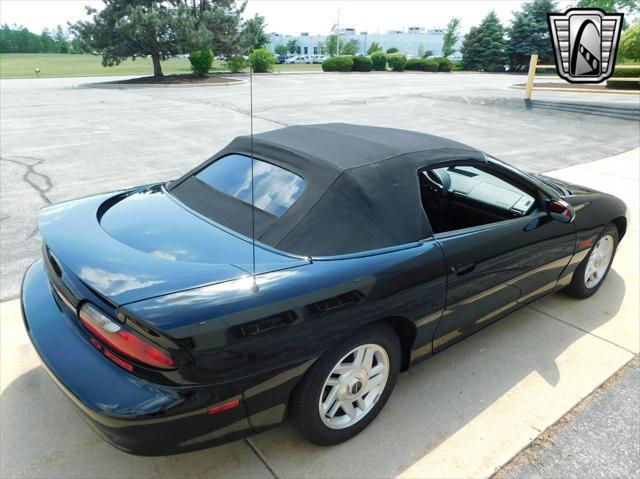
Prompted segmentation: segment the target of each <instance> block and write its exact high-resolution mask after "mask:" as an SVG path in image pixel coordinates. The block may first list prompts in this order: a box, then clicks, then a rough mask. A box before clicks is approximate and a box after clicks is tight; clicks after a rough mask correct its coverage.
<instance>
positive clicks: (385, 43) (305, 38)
mask: <svg viewBox="0 0 640 479" xmlns="http://www.w3.org/2000/svg"><path fill="white" fill-rule="evenodd" d="M327 36H328V35H309V34H308V33H305V32H303V33H301V34H300V35H298V36H294V35H280V34H278V33H272V34H270V36H269V45H268V48H269V49H270V50H271V51H273V50H274V49H275V48H276V47H277V46H278V45H286V44H287V42H289V41H290V40H296V42H297V45H298V51H297V52H296V53H298V54H301V55H314V54H319V53H322V51H321V50H322V47H321V45H323V44H324V43H325V42H326V40H327ZM341 37H342V41H343V42H344V43H346V42H348V41H349V40H352V39H353V40H356V41H357V42H358V54H362V55H364V54H366V53H367V50H368V49H369V47H370V46H371V44H372V43H373V42H377V43H378V44H379V45H380V46H381V47H382V49H383V50H384V51H386V50H387V49H388V48H392V47H395V48H397V49H398V50H399V51H401V52H403V53H406V54H407V55H411V56H415V57H418V56H419V55H420V53H421V52H426V51H429V50H430V51H432V52H433V55H434V56H440V55H441V53H442V42H443V40H442V39H443V37H444V30H442V29H438V28H434V29H430V30H427V29H424V28H422V27H409V28H408V29H407V31H406V32H405V31H401V30H390V31H388V32H386V33H367V32H359V33H357V32H356V30H355V28H343V29H341ZM461 45H462V41H461V40H460V41H459V42H458V45H457V49H458V51H457V52H455V53H454V54H453V55H451V57H450V58H451V59H452V60H458V59H460V58H462V55H461V54H460V51H459V49H460V47H461Z"/></svg>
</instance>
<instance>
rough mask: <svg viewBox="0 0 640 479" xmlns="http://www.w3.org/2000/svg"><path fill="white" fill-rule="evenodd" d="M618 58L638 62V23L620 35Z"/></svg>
mask: <svg viewBox="0 0 640 479" xmlns="http://www.w3.org/2000/svg"><path fill="white" fill-rule="evenodd" d="M618 57H619V58H625V59H627V60H631V61H636V62H637V61H640V22H638V23H636V24H635V25H632V26H630V27H629V28H627V31H626V32H624V34H623V35H622V39H621V40H620V49H619V50H618ZM629 83H633V82H629Z"/></svg>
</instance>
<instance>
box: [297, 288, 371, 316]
mask: <svg viewBox="0 0 640 479" xmlns="http://www.w3.org/2000/svg"><path fill="white" fill-rule="evenodd" d="M362 298H363V295H362V293H361V292H360V291H349V292H348V293H343V294H341V295H339V296H334V297H333V298H327V299H323V300H322V301H318V302H317V303H313V304H309V305H307V308H309V310H310V311H311V312H312V313H313V314H325V313H329V312H333V311H336V310H338V309H342V308H346V307H348V306H352V305H354V304H358V303H359V302H360V301H361V300H362Z"/></svg>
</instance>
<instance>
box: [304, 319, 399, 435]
mask: <svg viewBox="0 0 640 479" xmlns="http://www.w3.org/2000/svg"><path fill="white" fill-rule="evenodd" d="M365 344H374V345H377V346H380V347H381V348H383V349H384V351H385V352H386V353H387V356H388V359H389V368H388V369H389V372H388V377H387V382H386V385H385V387H384V390H383V391H382V393H381V394H380V396H379V398H378V400H377V402H376V403H375V404H374V405H373V407H372V408H371V409H370V410H369V411H368V412H367V413H366V414H365V415H364V416H363V417H362V418H361V419H360V420H358V421H357V422H356V423H355V424H353V425H351V426H349V427H346V428H344V429H332V428H330V427H328V426H327V425H325V423H324V422H323V420H322V418H321V416H320V410H319V401H320V397H321V395H322V394H324V385H325V381H326V380H327V378H328V377H329V375H330V373H331V372H332V371H333V369H334V367H335V366H336V365H337V364H338V363H339V361H341V360H342V359H343V358H344V357H345V355H347V354H349V352H350V351H352V350H354V349H355V348H357V347H358V346H362V345H365ZM400 359H401V348H400V341H399V340H398V336H397V335H396V333H395V331H394V330H393V329H391V328H390V327H389V326H387V325H384V324H376V325H374V326H372V327H370V328H367V329H364V330H362V331H360V332H358V333H356V334H354V335H353V336H351V337H350V338H349V339H347V340H346V341H344V342H343V343H342V344H340V345H338V346H336V347H334V348H333V349H331V350H329V351H327V352H325V353H324V354H323V355H322V356H321V357H320V358H319V359H318V360H317V361H316V363H315V364H314V365H313V366H312V367H311V368H310V369H309V371H307V373H306V374H305V376H304V377H303V378H302V380H301V381H300V383H299V384H298V385H297V387H296V389H295V391H294V393H293V397H292V400H291V415H292V417H293V419H294V422H295V424H296V426H297V428H298V430H299V431H300V433H301V434H302V435H303V436H304V438H305V439H307V440H308V441H309V442H311V443H313V444H317V445H319V446H330V445H333V444H339V443H341V442H344V441H346V440H348V439H351V438H352V437H353V436H355V435H356V434H358V433H359V432H360V431H362V430H363V429H364V428H366V427H367V426H368V425H369V424H370V423H371V422H372V421H373V420H374V419H375V418H376V416H377V415H378V413H379V412H380V410H381V409H382V408H383V407H384V405H385V403H386V402H387V399H389V396H390V395H391V392H392V391H393V388H394V387H395V384H396V380H397V379H398V373H399V371H400Z"/></svg>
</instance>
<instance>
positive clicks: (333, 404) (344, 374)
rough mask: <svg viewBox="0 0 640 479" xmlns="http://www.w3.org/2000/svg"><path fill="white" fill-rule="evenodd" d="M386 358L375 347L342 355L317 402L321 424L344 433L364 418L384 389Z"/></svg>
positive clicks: (381, 351) (387, 373) (357, 349)
mask: <svg viewBox="0 0 640 479" xmlns="http://www.w3.org/2000/svg"><path fill="white" fill-rule="evenodd" d="M388 375H389V356H388V355H387V352H386V351H385V350H384V349H383V348H382V347H381V346H378V345H377V344H363V345H362V346H358V347H357V348H355V349H354V350H353V351H350V352H349V353H348V354H347V355H345V356H344V357H343V358H342V359H341V360H340V361H339V362H338V364H336V365H335V367H334V368H333V370H332V371H331V373H329V376H328V377H327V380H326V381H325V382H324V387H323V391H322V395H321V396H320V401H319V402H318V407H319V411H320V417H321V418H322V422H324V424H325V425H326V426H328V427H330V428H332V429H344V428H346V427H349V426H352V425H353V424H355V423H356V422H358V421H359V420H360V419H362V418H363V417H365V416H366V415H367V413H369V411H371V409H373V406H375V405H376V403H377V402H378V399H379V398H380V396H381V395H382V392H383V391H384V387H385V386H386V385H387V378H388Z"/></svg>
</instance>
